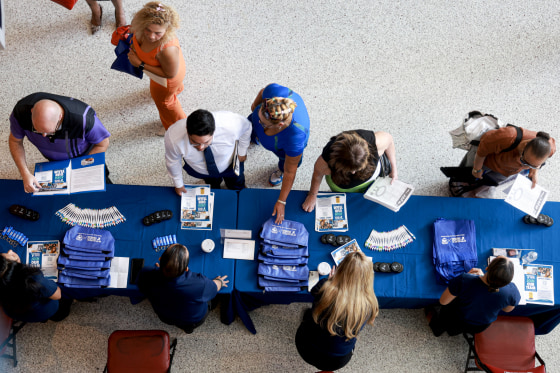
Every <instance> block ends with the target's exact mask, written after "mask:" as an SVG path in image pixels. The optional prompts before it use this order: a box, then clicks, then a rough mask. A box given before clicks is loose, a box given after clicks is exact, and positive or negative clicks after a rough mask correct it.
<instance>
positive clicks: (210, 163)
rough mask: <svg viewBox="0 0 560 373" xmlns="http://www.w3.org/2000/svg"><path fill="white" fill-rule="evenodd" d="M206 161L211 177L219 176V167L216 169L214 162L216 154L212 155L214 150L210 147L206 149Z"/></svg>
mask: <svg viewBox="0 0 560 373" xmlns="http://www.w3.org/2000/svg"><path fill="white" fill-rule="evenodd" d="M204 159H205V160H206V169H207V170H208V175H209V176H218V175H219V174H220V172H219V171H218V167H216V161H214V154H212V150H210V147H209V146H208V147H206V149H204Z"/></svg>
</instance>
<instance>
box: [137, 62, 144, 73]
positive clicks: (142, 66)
mask: <svg viewBox="0 0 560 373" xmlns="http://www.w3.org/2000/svg"><path fill="white" fill-rule="evenodd" d="M144 65H145V63H144V62H142V63H141V64H140V65H139V66H138V68H139V69H140V71H144Z"/></svg>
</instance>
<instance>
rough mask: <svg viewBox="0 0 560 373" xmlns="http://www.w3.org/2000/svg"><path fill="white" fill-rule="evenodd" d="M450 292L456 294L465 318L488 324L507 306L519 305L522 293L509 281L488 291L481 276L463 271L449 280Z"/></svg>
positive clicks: (469, 321) (473, 322) (474, 323)
mask: <svg viewBox="0 0 560 373" xmlns="http://www.w3.org/2000/svg"><path fill="white" fill-rule="evenodd" d="M449 292H450V293H451V294H452V295H454V296H456V297H457V298H455V300H456V301H457V302H458V304H459V309H460V310H461V313H462V317H463V320H464V321H466V322H467V323H468V324H471V325H487V324H490V323H492V322H494V321H496V319H497V318H498V313H499V312H500V311H501V310H502V309H503V308H506V307H507V306H517V304H518V303H519V300H520V299H521V295H519V291H518V290H517V286H515V284H513V283H509V284H507V285H506V286H504V287H501V288H500V289H499V291H498V292H495V293H492V292H489V291H488V286H487V285H486V284H485V283H484V282H483V281H482V279H481V278H480V277H479V276H475V275H471V274H468V273H463V274H461V275H460V276H457V277H455V278H452V279H451V280H450V281H449Z"/></svg>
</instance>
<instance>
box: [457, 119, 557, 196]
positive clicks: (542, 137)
mask: <svg viewBox="0 0 560 373" xmlns="http://www.w3.org/2000/svg"><path fill="white" fill-rule="evenodd" d="M519 129H520V130H521V133H522V137H521V142H520V143H519V145H517V147H515V148H514V149H512V150H509V151H508V148H510V147H511V146H512V145H514V143H515V140H516V138H517V130H516V127H513V126H507V127H502V128H499V129H496V130H492V131H488V132H486V133H485V134H483V135H482V137H481V138H480V145H479V146H478V148H477V147H472V151H470V152H469V153H467V155H466V156H465V158H464V159H463V162H461V165H462V166H467V167H468V166H470V165H472V175H473V176H474V177H476V178H478V179H480V178H482V177H485V178H490V179H492V180H493V181H495V182H496V183H497V184H499V183H501V182H503V181H505V180H506V179H507V178H508V177H509V176H512V175H516V174H518V173H520V172H522V171H526V170H529V175H528V176H529V178H530V179H531V180H532V181H533V187H534V186H535V185H537V181H538V180H537V173H538V171H539V170H540V169H541V167H542V166H544V163H545V162H546V160H547V159H548V158H550V157H552V156H553V155H554V153H555V152H556V141H555V140H554V138H552V137H550V135H549V134H548V133H546V132H535V131H530V130H527V129H524V128H521V127H519ZM475 151H476V153H475V154H472V153H474V152H475ZM473 156H474V160H473Z"/></svg>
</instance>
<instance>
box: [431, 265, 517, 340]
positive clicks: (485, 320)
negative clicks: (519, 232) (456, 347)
mask: <svg viewBox="0 0 560 373" xmlns="http://www.w3.org/2000/svg"><path fill="white" fill-rule="evenodd" d="M486 270H487V272H486V273H483V272H482V270H481V269H480V268H473V269H471V270H470V271H469V273H463V274H462V275H460V276H457V277H455V278H453V279H451V281H449V286H448V287H447V289H445V291H444V292H443V294H442V295H441V297H440V299H439V305H437V306H434V307H431V308H429V309H428V310H429V311H431V312H432V318H431V320H430V328H431V329H432V332H433V333H434V335H435V336H436V337H439V336H440V335H442V334H443V332H445V331H447V334H449V335H450V336H454V335H457V334H461V333H464V332H466V333H470V334H475V333H480V332H482V331H484V330H485V329H486V328H488V327H489V326H490V324H491V323H492V322H494V321H495V320H496V319H497V318H498V313H499V312H500V311H504V312H511V311H512V310H513V309H514V308H515V306H517V304H518V303H519V300H520V299H521V296H520V294H519V291H518V290H517V287H516V286H515V284H513V283H512V282H511V280H512V279H513V271H514V268H513V263H512V262H511V261H510V260H509V259H507V258H506V257H505V256H498V257H497V258H495V259H494V260H493V261H492V262H491V263H490V264H489V265H488V267H486ZM440 305H441V307H440Z"/></svg>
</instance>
